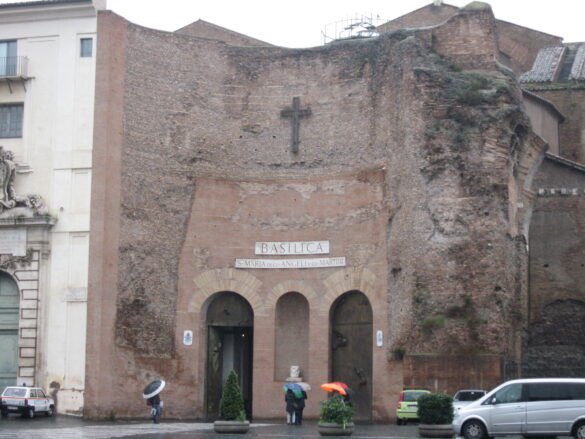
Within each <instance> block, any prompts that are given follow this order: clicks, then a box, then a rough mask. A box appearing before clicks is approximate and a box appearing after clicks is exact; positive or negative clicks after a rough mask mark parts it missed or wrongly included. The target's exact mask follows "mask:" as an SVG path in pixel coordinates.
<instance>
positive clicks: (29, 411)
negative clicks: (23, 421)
mask: <svg viewBox="0 0 585 439" xmlns="http://www.w3.org/2000/svg"><path fill="white" fill-rule="evenodd" d="M25 413H26V417H27V418H28V419H32V418H34V417H35V409H34V408H33V407H27V409H26V412H25Z"/></svg>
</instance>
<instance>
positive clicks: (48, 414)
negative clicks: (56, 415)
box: [45, 406, 55, 417]
mask: <svg viewBox="0 0 585 439" xmlns="http://www.w3.org/2000/svg"><path fill="white" fill-rule="evenodd" d="M54 410H55V408H54V407H53V406H49V410H47V411H46V412H45V415H47V416H49V417H50V416H53V411H54Z"/></svg>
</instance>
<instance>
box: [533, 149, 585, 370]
mask: <svg viewBox="0 0 585 439" xmlns="http://www.w3.org/2000/svg"><path fill="white" fill-rule="evenodd" d="M584 171H585V168H583V167H579V166H574V165H571V164H564V163H562V162H558V161H557V160H553V159H550V158H548V159H546V160H545V161H544V163H543V165H542V167H541V169H540V171H539V173H538V174H537V178H536V179H535V182H534V187H535V189H536V190H537V191H538V194H539V196H538V199H537V202H536V204H535V206H534V212H533V214H532V221H531V224H530V240H529V244H530V270H529V272H530V302H529V303H530V305H529V327H528V335H527V339H526V341H525V343H526V348H525V356H524V362H523V373H524V374H525V375H526V376H582V375H583V372H584V369H583V364H584V361H585V344H584V341H583V330H584V328H585V314H584V310H585V268H584V264H585V257H584V256H585V239H584V238H583V237H584V236H585V221H584V220H583V218H585V172H584ZM561 358H562V360H560V359H561Z"/></svg>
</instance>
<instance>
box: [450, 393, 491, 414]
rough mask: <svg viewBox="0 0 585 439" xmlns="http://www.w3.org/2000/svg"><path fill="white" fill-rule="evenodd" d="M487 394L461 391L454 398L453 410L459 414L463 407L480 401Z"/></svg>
mask: <svg viewBox="0 0 585 439" xmlns="http://www.w3.org/2000/svg"><path fill="white" fill-rule="evenodd" d="M486 393H487V392H486V391H485V390H459V391H458V392H457V393H456V394H455V396H454V397H453V410H454V412H457V410H459V409H460V408H461V407H465V406H466V405H469V404H471V403H472V402H473V401H476V400H478V399H479V398H481V397H482V396H484V395H485V394H486Z"/></svg>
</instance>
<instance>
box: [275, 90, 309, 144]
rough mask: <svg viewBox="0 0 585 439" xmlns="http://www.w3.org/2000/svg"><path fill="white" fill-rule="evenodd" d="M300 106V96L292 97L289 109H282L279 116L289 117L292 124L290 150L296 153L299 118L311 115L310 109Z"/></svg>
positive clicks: (298, 141)
mask: <svg viewBox="0 0 585 439" xmlns="http://www.w3.org/2000/svg"><path fill="white" fill-rule="evenodd" d="M300 106H301V98H299V97H294V98H293V104H292V108H291V109H286V110H282V111H281V112H280V116H281V117H290V118H291V125H292V144H291V145H292V152H293V153H295V154H296V153H298V152H299V143H300V140H299V128H300V118H301V117H307V116H310V115H311V109H310V108H305V109H304V110H301V109H300Z"/></svg>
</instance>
